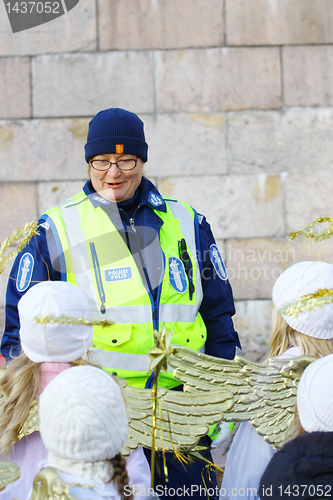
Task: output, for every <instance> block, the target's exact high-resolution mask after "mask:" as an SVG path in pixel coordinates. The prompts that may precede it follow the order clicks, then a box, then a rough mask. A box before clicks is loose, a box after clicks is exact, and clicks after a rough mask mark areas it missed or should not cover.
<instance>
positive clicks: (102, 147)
mask: <svg viewBox="0 0 333 500" xmlns="http://www.w3.org/2000/svg"><path fill="white" fill-rule="evenodd" d="M84 149H85V158H86V162H87V163H88V162H89V160H90V158H93V157H94V156H97V155H102V154H110V153H119V154H122V153H124V154H131V155H137V156H139V157H140V158H141V159H142V160H143V161H144V162H146V161H147V159H148V156H147V153H148V144H147V143H146V140H145V133H144V131H143V122H142V121H141V120H140V118H139V117H138V116H137V115H135V114H134V113H131V112H130V111H126V110H125V109H121V108H110V109H105V110H103V111H100V112H99V113H97V115H96V116H94V118H93V119H92V120H91V121H90V123H89V131H88V136H87V144H86V145H85V147H84Z"/></svg>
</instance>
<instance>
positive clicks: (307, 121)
mask: <svg viewBox="0 0 333 500" xmlns="http://www.w3.org/2000/svg"><path fill="white" fill-rule="evenodd" d="M332 132H333V110H332V108H290V109H287V110H286V111H283V112H278V111H252V112H246V111H244V112H241V113H228V163H229V169H230V170H229V171H230V173H232V174H245V173H259V172H266V173H278V172H285V171H286V172H295V173H296V172H299V173H301V172H313V171H321V170H322V171H325V170H329V171H332V169H333V162H332V157H333V141H332Z"/></svg>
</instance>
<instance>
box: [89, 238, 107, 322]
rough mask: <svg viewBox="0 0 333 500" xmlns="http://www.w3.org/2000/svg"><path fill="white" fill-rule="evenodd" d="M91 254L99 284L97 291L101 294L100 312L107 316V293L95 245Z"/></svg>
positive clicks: (91, 244)
mask: <svg viewBox="0 0 333 500" xmlns="http://www.w3.org/2000/svg"><path fill="white" fill-rule="evenodd" d="M90 252H91V257H92V260H93V265H94V271H95V278H96V283H97V290H98V294H99V298H100V301H101V306H100V311H101V313H102V314H105V312H106V307H105V292H104V287H103V282H102V276H101V270H100V267H99V262H98V257H97V252H96V247H95V243H93V242H92V243H90Z"/></svg>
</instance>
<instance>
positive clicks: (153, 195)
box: [148, 191, 164, 207]
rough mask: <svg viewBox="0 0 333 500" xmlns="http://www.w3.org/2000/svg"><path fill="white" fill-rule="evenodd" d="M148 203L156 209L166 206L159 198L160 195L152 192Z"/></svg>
mask: <svg viewBox="0 0 333 500" xmlns="http://www.w3.org/2000/svg"><path fill="white" fill-rule="evenodd" d="M148 201H149V203H151V204H152V205H154V207H158V206H159V205H163V204H164V201H163V198H161V196H159V195H158V194H156V193H153V192H152V191H150V193H149V196H148Z"/></svg>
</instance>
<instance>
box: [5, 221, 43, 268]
mask: <svg viewBox="0 0 333 500" xmlns="http://www.w3.org/2000/svg"><path fill="white" fill-rule="evenodd" d="M37 229H38V225H37V222H34V221H32V222H27V223H26V224H25V225H24V226H21V227H20V228H19V229H17V230H16V231H14V232H13V233H12V234H11V236H8V238H6V239H5V240H4V241H3V243H2V244H1V247H0V274H1V273H3V271H4V270H5V268H6V266H7V264H8V262H9V261H10V260H11V259H13V258H14V257H16V255H17V254H18V253H19V252H20V251H21V250H23V248H24V247H25V246H26V245H27V243H28V242H29V241H30V240H31V238H32V237H33V236H35V235H37V234H38V232H37ZM18 241H20V243H19V245H18V246H17V247H16V248H15V249H14V250H12V251H11V252H10V253H9V254H8V255H7V256H6V257H5V253H6V251H7V250H8V249H9V247H10V246H11V245H13V244H15V243H17V242H18Z"/></svg>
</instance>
